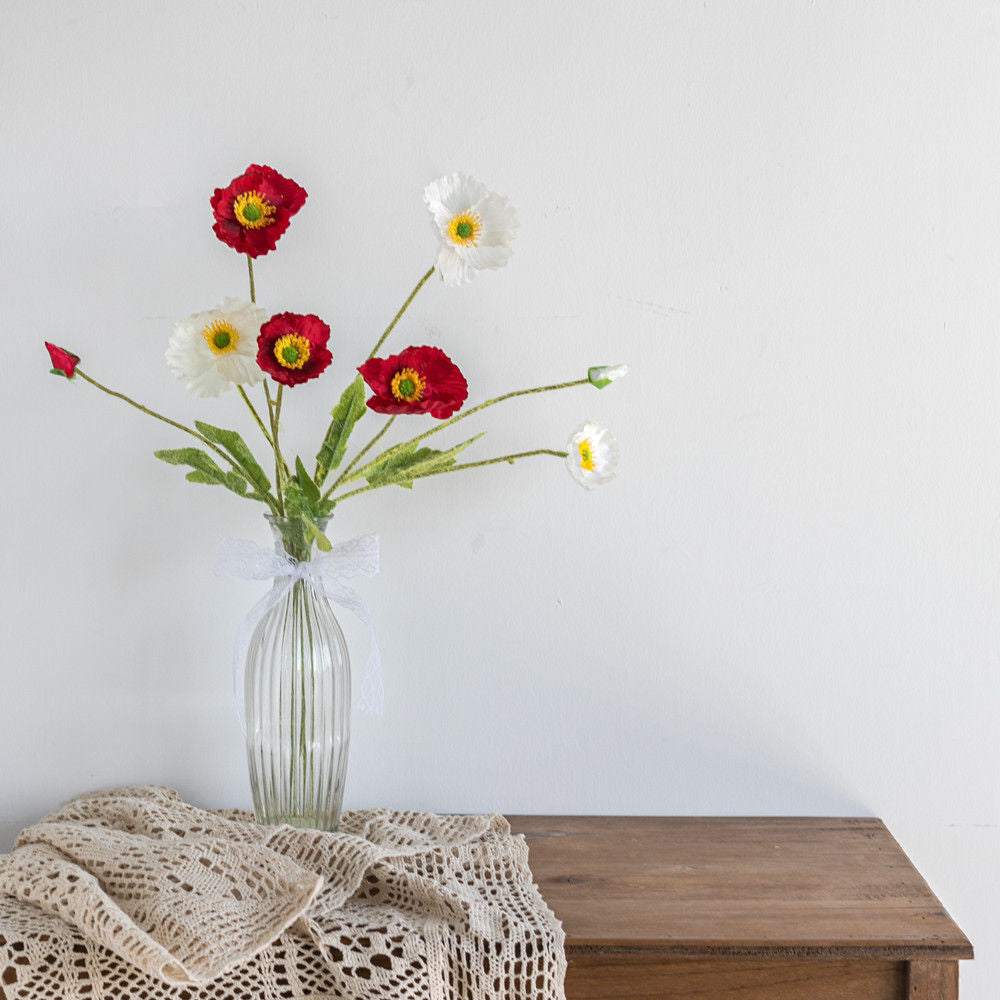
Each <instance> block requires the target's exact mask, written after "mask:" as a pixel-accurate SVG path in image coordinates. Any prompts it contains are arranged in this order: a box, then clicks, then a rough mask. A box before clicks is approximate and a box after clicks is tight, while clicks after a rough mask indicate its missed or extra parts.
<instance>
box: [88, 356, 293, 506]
mask: <svg viewBox="0 0 1000 1000" xmlns="http://www.w3.org/2000/svg"><path fill="white" fill-rule="evenodd" d="M76 374H77V375H79V376H80V378H82V379H83V380H84V381H85V382H89V383H90V384H91V385H92V386H94V387H95V388H97V389H100V390H101V392H106V393H107V394H108V395H109V396H114V397H115V399H120V400H123V401H124V402H126V403H128V404H129V406H134V407H135V408H136V409H137V410H139V411H140V412H141V413H145V414H146V416H148V417H155V418H156V419H157V420H161V421H163V423H165V424H169V425H170V426H171V427H176V428H177V430H179V431H184V433H185V434H190V435H191V437H194V438H197V439H198V440H199V441H200V442H201V443H202V444H203V445H204V446H205V447H206V448H210V449H211V450H212V451H214V452H215V453H216V455H218V456H219V457H220V458H224V459H225V460H226V462H227V463H228V464H229V465H231V466H232V467H233V469H234V470H235V471H236V472H238V473H239V474H240V475H241V476H242V477H243V478H244V479H246V474H245V473H244V472H243V470H242V469H241V468H240V467H239V464H238V463H237V462H236V461H235V460H234V459H232V458H230V456H229V455H227V454H226V453H225V452H224V451H223V450H222V449H221V448H220V447H218V446H217V445H214V444H212V442H211V441H209V440H208V438H206V437H203V436H202V435H201V434H199V433H198V432H197V431H196V430H194V428H192V427H186V426H185V425H184V424H179V423H178V422H177V421H176V420H171V419H170V417H165V416H164V415H163V414H162V413H157V412H156V410H151V409H150V408H149V407H148V406H143V405H142V403H139V402H137V401H136V400H134V399H133V398H132V397H131V396H126V395H125V393H123V392H116V391H115V390H114V389H109V388H108V387H107V386H106V385H101V383H100V382H98V381H97V379H94V378H91V377H90V376H89V375H88V374H87V373H86V372H85V371H84V370H83V369H82V368H80V367H77V369H76ZM247 482H248V483H250V481H249V480H247ZM250 485H251V486H252V485H253V484H252V483H250ZM267 502H268V504H269V506H271V508H272V509H274V510H276V509H277V508H276V507H275V505H274V504H273V503H272V501H271V498H270V497H268V498H267Z"/></svg>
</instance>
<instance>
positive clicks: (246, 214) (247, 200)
mask: <svg viewBox="0 0 1000 1000" xmlns="http://www.w3.org/2000/svg"><path fill="white" fill-rule="evenodd" d="M274 212H275V208H274V205H272V204H271V203H270V202H269V201H268V200H267V199H266V198H265V197H264V196H263V195H262V194H261V193H260V192H259V191H244V192H243V194H238V195H237V196H236V199H235V200H234V201H233V215H235V216H236V221H237V222H238V223H239V224H240V225H241V226H242V227H243V228H244V229H263V228H264V227H265V226H269V225H271V223H272V222H274Z"/></svg>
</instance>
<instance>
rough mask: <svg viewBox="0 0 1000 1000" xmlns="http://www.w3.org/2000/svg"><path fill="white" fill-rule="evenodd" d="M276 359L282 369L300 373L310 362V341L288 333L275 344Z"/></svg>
mask: <svg viewBox="0 0 1000 1000" xmlns="http://www.w3.org/2000/svg"><path fill="white" fill-rule="evenodd" d="M274 357H275V360H276V361H277V362H278V364H279V365H281V367H282V368H290V369H292V370H293V371H298V369H300V368H301V367H302V366H303V365H304V364H305V363H306V362H307V361H308V360H309V341H308V340H306V338H305V337H303V336H301V335H300V334H297V333H286V334H285V335H284V336H283V337H279V338H278V339H277V340H276V341H275V342H274Z"/></svg>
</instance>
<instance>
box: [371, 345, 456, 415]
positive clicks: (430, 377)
mask: <svg viewBox="0 0 1000 1000" xmlns="http://www.w3.org/2000/svg"><path fill="white" fill-rule="evenodd" d="M358 371H359V372H361V377H362V378H363V379H364V380H365V381H366V382H367V383H368V387H369V388H370V389H371V390H372V392H374V393H375V395H374V396H372V398H371V399H369V400H368V408H369V409H371V410H374V411H375V412H376V413H429V414H430V415H431V416H432V417H437V418H438V419H439V420H443V419H444V418H445V417H450V416H451V415H452V414H453V413H454V412H455V411H456V410H458V409H460V408H461V406H462V404H463V403H464V402H465V399H466V397H467V396H468V395H469V384H468V382H466V381H465V377H464V376H463V375H462V373H461V372H460V371H459V370H458V367H457V366H456V365H455V364H453V363H452V360H451V358H449V357H448V355H447V354H445V353H444V351H442V350H441V349H440V348H439V347H408V348H407V349H406V350H405V351H403V352H402V353H400V354H393V355H392V356H391V357H388V358H369V359H368V360H367V361H366V362H365V363H364V364H363V365H361V367H360V368H358Z"/></svg>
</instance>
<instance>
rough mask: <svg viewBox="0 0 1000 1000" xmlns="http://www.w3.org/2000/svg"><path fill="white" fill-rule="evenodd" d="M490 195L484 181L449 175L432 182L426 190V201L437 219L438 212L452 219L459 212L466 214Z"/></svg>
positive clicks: (465, 176) (461, 175)
mask: <svg viewBox="0 0 1000 1000" xmlns="http://www.w3.org/2000/svg"><path fill="white" fill-rule="evenodd" d="M489 193H490V190H489V188H488V187H487V186H486V185H485V184H483V182H482V181H477V180H476V178H475V177H470V176H469V175H468V174H447V175H446V176H444V177H439V178H438V179H437V180H436V181H431V183H430V184H428V185H427V187H426V188H424V201H425V202H427V207H428V208H429V209H430V210H431V211H432V212H434V215H435V218H437V214H438V210H443V211H444V212H446V213H447V215H448V218H449V219H450V218H451V217H452V216H453V215H457V214H458V213H459V212H465V211H467V210H468V209H469V208H471V207H472V206H473V205H474V204H475V203H476V202H477V201H479V200H480V199H481V198H485V197H486V196H487V195H488V194H489Z"/></svg>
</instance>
